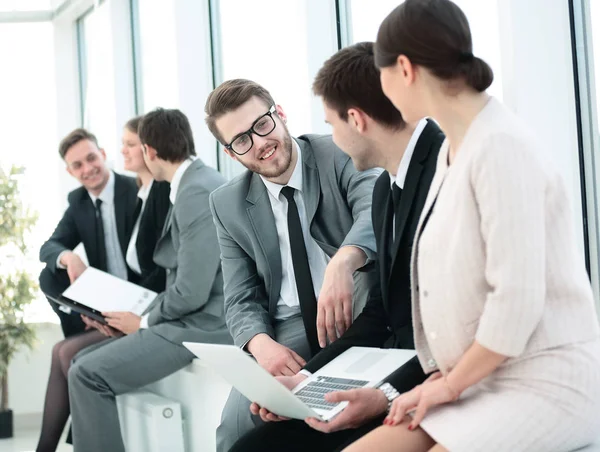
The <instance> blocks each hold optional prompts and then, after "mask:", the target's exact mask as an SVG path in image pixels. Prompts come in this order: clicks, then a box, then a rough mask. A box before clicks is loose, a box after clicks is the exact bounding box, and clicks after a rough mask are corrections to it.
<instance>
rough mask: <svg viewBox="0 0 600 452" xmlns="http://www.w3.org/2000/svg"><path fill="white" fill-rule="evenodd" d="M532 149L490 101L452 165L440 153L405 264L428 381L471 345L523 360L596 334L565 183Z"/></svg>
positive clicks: (509, 118)
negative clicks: (429, 374)
mask: <svg viewBox="0 0 600 452" xmlns="http://www.w3.org/2000/svg"><path fill="white" fill-rule="evenodd" d="M536 148H537V146H536V144H535V141H534V140H533V139H532V138H530V137H529V136H528V134H527V133H526V131H525V129H524V128H523V126H522V124H521V122H520V121H519V119H517V118H516V117H515V116H514V115H513V114H512V113H511V112H509V110H508V109H507V108H505V107H504V106H503V105H502V104H501V103H500V102H498V101H497V100H495V99H493V98H491V99H490V100H489V102H488V103H487V104H486V106H485V107H484V108H483V110H482V111H481V112H480V113H479V114H478V116H477V117H476V118H475V120H474V121H473V123H472V124H471V126H470V127H469V130H468V131H467V133H466V135H465V137H464V140H463V143H462V145H461V147H460V149H459V151H458V153H457V155H456V158H455V159H454V161H453V162H452V165H451V166H450V167H449V166H448V164H447V162H448V142H447V141H446V142H445V143H444V144H443V146H442V149H441V150H440V154H439V158H438V162H437V169H436V174H435V176H434V179H433V182H432V184H431V189H430V191H429V195H428V198H427V201H426V203H425V207H424V209H423V213H422V215H421V219H420V222H419V226H418V229H417V234H416V237H415V246H414V248H413V255H412V288H411V290H412V300H413V301H412V303H413V305H412V307H413V324H414V335H415V347H416V349H417V353H418V357H419V361H420V363H421V365H422V366H423V369H424V370H425V371H426V372H431V371H433V370H436V369H439V370H441V371H443V372H448V371H449V370H450V369H451V368H452V367H454V366H455V365H456V364H457V362H458V361H459V359H460V358H461V356H462V355H463V354H464V353H465V352H466V351H467V349H468V348H469V347H470V346H471V345H472V343H473V341H475V340H477V341H478V342H479V343H480V344H481V345H483V346H484V347H486V348H488V349H490V350H492V351H494V352H496V353H500V354H502V355H506V356H508V357H511V358H516V357H520V359H522V358H523V357H527V356H529V355H533V354H536V353H538V352H540V351H543V350H548V349H551V348H553V347H560V346H563V345H566V344H573V343H576V342H583V341H589V340H593V339H595V338H597V337H598V336H599V327H598V317H597V314H596V311H595V307H594V299H593V296H592V290H591V287H590V282H589V280H588V276H587V273H586V270H585V266H584V263H583V258H582V256H581V254H580V252H579V250H578V247H577V245H576V243H575V233H574V230H573V224H572V214H571V211H570V208H569V202H568V199H567V195H566V190H565V187H564V184H563V181H562V179H561V177H560V175H559V174H558V173H557V172H556V171H555V170H554V169H552V168H551V167H550V166H549V165H548V164H547V162H546V160H547V159H546V158H545V156H544V155H543V153H540V152H539V151H538V150H537V149H536ZM425 220H427V221H425ZM424 223H426V224H425V227H424V228H423V224H424ZM510 361H511V359H509V360H507V362H505V364H510Z"/></svg>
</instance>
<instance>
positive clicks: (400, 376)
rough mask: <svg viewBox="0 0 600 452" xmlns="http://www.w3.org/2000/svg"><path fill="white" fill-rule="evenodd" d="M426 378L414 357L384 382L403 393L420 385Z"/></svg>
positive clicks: (416, 358)
mask: <svg viewBox="0 0 600 452" xmlns="http://www.w3.org/2000/svg"><path fill="white" fill-rule="evenodd" d="M427 377H428V375H426V374H425V372H423V368H422V367H421V363H420V362H419V358H418V357H417V356H415V357H413V358H411V359H410V360H409V361H407V362H406V363H404V364H403V365H402V366H401V367H399V368H398V369H396V370H395V371H394V372H393V373H391V374H390V375H389V376H388V377H387V378H386V379H385V381H386V382H387V383H389V384H391V385H392V386H393V387H394V388H396V391H398V392H399V393H403V392H406V391H410V390H411V389H412V388H414V387H415V386H417V385H420V384H421V383H423V382H424V381H425V379H427Z"/></svg>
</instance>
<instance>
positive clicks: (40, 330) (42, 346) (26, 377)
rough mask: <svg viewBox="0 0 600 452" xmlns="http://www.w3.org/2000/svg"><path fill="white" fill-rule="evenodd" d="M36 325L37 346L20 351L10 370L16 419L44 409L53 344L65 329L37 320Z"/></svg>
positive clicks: (12, 405)
mask: <svg viewBox="0 0 600 452" xmlns="http://www.w3.org/2000/svg"><path fill="white" fill-rule="evenodd" d="M35 328H36V331H37V344H36V347H35V348H34V350H33V351H25V350H22V351H21V352H19V353H17V355H16V356H15V358H14V359H13V361H12V363H11V365H10V367H9V371H8V391H9V403H10V408H12V410H13V411H14V413H15V416H16V420H17V422H18V420H19V417H20V418H23V417H28V416H29V415H31V414H39V413H41V412H42V409H43V406H44V397H45V395H46V385H47V382H48V375H49V374H50V361H51V357H52V347H53V346H54V344H55V343H57V342H58V341H60V340H61V339H62V331H61V329H60V326H59V325H57V324H53V323H37V324H35Z"/></svg>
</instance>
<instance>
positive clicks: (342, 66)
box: [231, 42, 444, 452]
mask: <svg viewBox="0 0 600 452" xmlns="http://www.w3.org/2000/svg"><path fill="white" fill-rule="evenodd" d="M313 90H314V92H315V94H316V95H318V96H320V97H321V98H322V100H323V106H324V109H325V119H326V121H327V122H328V123H329V124H331V126H332V129H333V140H334V142H335V143H336V144H337V145H338V146H339V147H340V148H341V149H342V150H343V151H344V152H346V153H347V154H348V155H349V156H350V157H351V158H352V161H353V163H354V165H355V166H356V168H357V169H358V170H365V169H368V168H373V167H383V168H384V169H385V170H386V171H384V172H383V173H382V174H381V175H380V176H379V179H378V180H377V182H376V184H375V189H374V191H373V202H372V208H371V211H372V219H373V227H374V230H375V238H376V242H377V251H378V252H377V265H378V267H379V270H380V271H379V273H380V278H381V281H380V289H381V290H380V293H379V294H378V295H376V296H372V297H371V298H370V299H369V301H368V302H367V305H366V306H365V308H364V310H363V312H362V313H361V314H360V315H359V316H358V317H357V319H356V320H355V321H354V323H353V324H352V326H350V328H349V329H348V330H347V331H346V332H345V333H344V334H343V335H342V337H341V338H340V339H338V340H337V341H336V342H334V343H333V344H331V345H329V346H328V347H327V348H325V349H324V350H323V351H321V352H320V353H319V354H317V355H316V356H315V357H313V358H312V359H311V360H310V361H309V362H308V363H307V365H306V366H305V367H304V369H303V370H302V371H301V372H300V373H298V374H296V375H294V376H291V377H290V376H287V377H286V376H284V377H277V378H278V379H279V381H280V382H281V383H283V384H284V385H286V386H287V387H289V388H293V387H295V386H296V385H297V384H298V383H299V382H301V381H302V380H303V379H305V378H307V376H308V375H310V372H316V371H317V370H318V369H320V368H321V367H323V366H324V365H325V364H327V363H328V362H330V361H332V360H333V359H334V358H335V357H337V356H339V355H340V354H341V353H342V352H344V351H345V350H347V349H348V348H350V347H352V346H363V347H384V346H388V347H394V348H414V343H413V333H412V322H411V319H412V316H411V295H410V254H411V250H412V243H413V238H414V235H415V231H416V227H417V223H418V221H419V216H420V214H421V211H422V209H423V205H424V203H425V198H426V197H427V192H428V191H429V186H430V184H431V180H432V178H433V175H434V173H435V167H436V160H437V155H438V152H439V149H440V146H441V144H442V141H443V139H444V135H443V134H442V132H441V130H440V129H439V128H438V127H437V125H436V124H435V123H434V122H433V121H430V120H426V119H423V120H421V121H420V122H419V123H417V124H408V123H406V122H404V120H403V119H402V116H401V115H400V113H399V112H398V111H397V110H396V109H395V108H394V106H393V105H392V104H391V102H390V101H389V100H388V99H387V98H386V97H385V96H384V94H383V91H382V90H381V86H380V83H379V73H378V71H377V69H376V68H375V64H374V55H373V44H372V43H369V42H364V43H359V44H356V45H353V46H350V47H346V48H344V49H342V50H340V51H339V52H338V53H337V54H335V55H334V56H333V57H331V58H330V59H329V60H328V61H327V62H326V63H325V65H324V66H323V67H322V68H321V70H320V71H319V73H318V74H317V77H316V79H315V82H314V85H313ZM425 378H426V375H425V374H424V373H423V371H422V369H421V366H420V365H419V363H418V361H416V359H413V360H411V361H409V362H408V363H406V364H405V365H404V366H402V367H401V368H399V369H398V370H397V371H396V372H394V373H393V374H391V375H390V376H388V378H386V381H385V382H384V384H383V385H381V386H379V388H368V389H357V390H353V391H346V392H338V393H334V394H330V395H329V397H331V399H329V400H330V401H331V402H341V401H349V404H348V406H347V407H346V408H345V409H344V411H342V413H340V414H339V415H338V416H337V417H336V418H334V419H333V420H332V421H330V422H327V423H325V422H319V421H317V420H316V419H308V420H307V421H306V423H305V422H303V421H287V422H278V423H276V422H270V423H268V424H266V425H263V426H261V427H259V428H257V429H256V430H254V431H252V432H250V433H249V434H248V435H246V436H245V437H243V438H242V439H241V440H240V441H238V442H237V443H236V444H235V446H234V447H233V448H232V449H231V450H232V451H236V452H237V451H246V450H261V451H278V450H286V451H296V450H298V451H300V450H302V451H303V450H311V451H313V452H315V451H332V450H338V449H340V448H342V447H343V446H344V445H345V444H348V443H350V442H352V441H354V440H355V439H357V438H359V437H360V436H362V435H364V434H365V433H367V432H368V431H370V430H372V429H373V428H375V427H377V426H378V425H381V422H382V420H383V416H384V415H385V413H386V409H387V407H388V403H389V402H391V400H393V398H394V397H395V396H396V395H397V394H399V393H401V392H404V391H407V390H409V389H412V388H413V387H414V386H415V385H417V384H420V383H422V382H423V380H424V379H425ZM259 409H260V407H258V406H257V405H256V404H253V405H252V406H251V410H252V412H253V413H259V414H260V415H261V418H262V419H263V420H264V421H278V420H281V419H280V418H278V417H277V416H274V415H273V414H272V413H268V412H267V411H266V410H264V409H260V412H259Z"/></svg>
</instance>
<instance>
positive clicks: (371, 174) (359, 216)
mask: <svg viewBox="0 0 600 452" xmlns="http://www.w3.org/2000/svg"><path fill="white" fill-rule="evenodd" d="M380 174H381V171H380V170H378V169H370V170H367V171H357V170H356V168H354V165H353V163H352V160H350V159H349V158H347V157H346V161H345V164H344V166H343V169H342V171H341V173H340V180H339V183H340V188H341V190H342V191H343V192H344V193H345V194H346V199H347V201H348V206H349V207H350V209H351V210H352V217H353V218H354V224H353V225H352V228H350V231H349V232H348V234H347V235H346V237H345V238H344V241H343V242H342V245H341V246H356V247H358V248H361V249H362V250H363V251H364V252H365V254H366V255H367V262H366V264H371V263H372V262H373V260H374V259H375V257H376V249H377V247H376V244H375V233H374V232H373V223H372V221H371V197H372V195H373V187H374V186H375V182H376V181H377V178H378V177H379V175H380Z"/></svg>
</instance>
